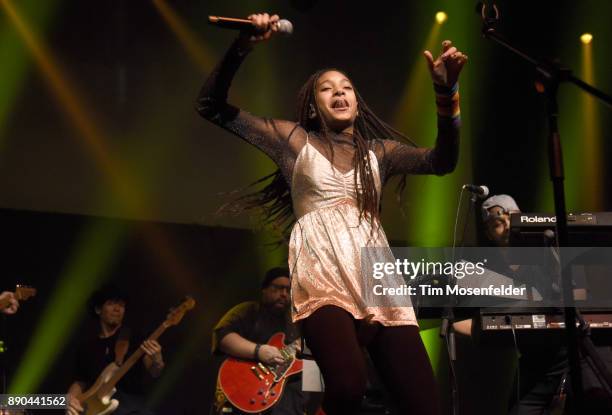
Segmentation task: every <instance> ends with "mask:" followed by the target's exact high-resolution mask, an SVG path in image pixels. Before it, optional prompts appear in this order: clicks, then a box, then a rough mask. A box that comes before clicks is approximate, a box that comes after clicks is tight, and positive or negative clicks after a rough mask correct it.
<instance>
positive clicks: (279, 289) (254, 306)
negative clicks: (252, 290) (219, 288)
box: [212, 268, 304, 415]
mask: <svg viewBox="0 0 612 415" xmlns="http://www.w3.org/2000/svg"><path fill="white" fill-rule="evenodd" d="M289 289H290V284H289V270H288V269H286V268H273V269H271V270H269V271H268V272H267V273H266V275H265V277H264V279H263V281H262V283H261V299H260V301H249V302H245V303H241V304H238V305H237V306H235V307H234V308H232V309H231V310H229V311H228V312H227V313H226V314H225V315H224V316H223V317H222V318H221V320H220V321H219V322H218V323H217V325H216V326H215V328H214V331H213V345H212V349H213V353H215V354H217V355H220V356H223V357H227V356H233V357H236V358H240V359H252V360H259V361H261V362H262V363H265V364H268V365H274V364H277V363H282V362H283V357H282V355H281V353H280V351H279V349H278V348H276V347H274V346H270V345H267V344H266V343H267V342H268V340H269V339H270V337H272V335H273V334H275V333H278V332H282V333H285V336H286V337H285V343H287V344H289V343H291V342H293V341H295V340H296V339H297V338H298V337H299V335H298V330H297V327H296V326H295V325H294V324H293V323H292V322H291V316H290V313H289V304H290V302H289ZM215 395H216V396H215V404H214V407H213V411H212V413H214V414H221V413H223V414H227V413H234V414H239V413H242V412H240V411H238V409H237V408H233V407H232V406H231V404H230V403H229V402H227V399H226V398H225V396H224V395H223V392H222V391H221V390H220V389H219V388H217V393H216V394H215ZM268 413H270V414H274V415H281V414H282V415H298V414H299V415H302V414H304V396H303V394H302V390H301V376H299V375H296V376H291V377H289V378H288V379H287V384H286V385H285V389H284V392H283V395H282V397H281V399H280V400H279V401H278V403H277V404H276V405H275V406H273V407H272V409H271V410H270V411H269V412H268Z"/></svg>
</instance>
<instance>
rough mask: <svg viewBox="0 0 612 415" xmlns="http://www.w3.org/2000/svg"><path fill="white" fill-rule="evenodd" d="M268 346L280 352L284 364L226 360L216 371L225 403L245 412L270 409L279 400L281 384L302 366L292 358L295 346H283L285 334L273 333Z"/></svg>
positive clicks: (298, 360)
mask: <svg viewBox="0 0 612 415" xmlns="http://www.w3.org/2000/svg"><path fill="white" fill-rule="evenodd" d="M268 344H269V345H271V346H275V347H277V348H278V349H280V352H281V354H282V355H283V357H284V358H285V361H284V362H283V363H281V364H278V365H275V366H271V365H266V364H264V363H262V362H256V361H254V360H242V359H236V358H233V357H228V358H227V359H225V361H224V362H223V363H222V364H221V368H220V369H219V378H218V385H219V388H220V389H221V391H222V392H223V393H224V394H225V396H226V398H227V400H228V401H229V402H230V403H231V404H232V405H234V406H235V407H236V408H238V409H239V410H241V411H243V412H247V413H259V412H263V411H266V410H268V409H270V408H271V407H272V406H273V405H274V404H275V403H276V402H278V400H279V399H280V397H281V395H282V393H283V388H284V387H285V381H286V380H287V378H288V377H289V376H291V375H295V374H296V373H300V372H301V371H302V366H303V363H302V361H301V360H300V359H298V358H296V357H295V353H296V350H297V346H296V344H290V345H288V346H287V345H285V335H284V334H283V333H276V334H274V335H273V336H272V337H270V340H269V341H268Z"/></svg>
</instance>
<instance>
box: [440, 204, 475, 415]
mask: <svg viewBox="0 0 612 415" xmlns="http://www.w3.org/2000/svg"><path fill="white" fill-rule="evenodd" d="M477 199H478V195H477V194H476V193H471V197H470V202H471V204H470V207H469V209H468V214H467V217H466V219H465V223H464V224H463V234H462V240H463V239H464V238H465V229H466V227H467V223H468V221H469V219H470V212H472V211H473V210H474V209H475V206H476V200H477ZM454 237H455V235H453V238H454ZM455 260H456V258H455V247H454V246H453V262H455ZM448 284H449V286H451V287H453V286H455V285H456V284H457V278H455V276H454V275H453V276H452V277H451V278H450V279H449V281H448ZM456 305H457V298H456V297H455V295H454V294H451V296H450V297H449V299H448V304H447V305H446V306H444V308H443V309H442V322H441V324H440V337H441V338H443V339H444V343H445V345H446V351H447V354H448V365H449V368H450V385H451V411H452V414H453V415H457V414H458V413H459V412H458V411H459V402H458V401H459V399H458V396H459V392H458V390H457V377H456V375H455V361H456V360H457V346H456V344H455V329H454V327H453V323H454V322H455V306H456Z"/></svg>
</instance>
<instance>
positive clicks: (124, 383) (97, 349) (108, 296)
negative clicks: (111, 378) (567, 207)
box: [67, 285, 164, 415]
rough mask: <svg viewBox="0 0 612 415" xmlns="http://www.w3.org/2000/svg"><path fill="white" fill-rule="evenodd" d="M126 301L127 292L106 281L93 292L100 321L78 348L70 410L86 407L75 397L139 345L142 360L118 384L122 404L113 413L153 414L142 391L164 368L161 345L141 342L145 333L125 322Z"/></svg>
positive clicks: (117, 393)
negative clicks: (142, 352) (137, 333)
mask: <svg viewBox="0 0 612 415" xmlns="http://www.w3.org/2000/svg"><path fill="white" fill-rule="evenodd" d="M126 304H127V296H126V295H124V293H122V292H121V290H120V289H119V288H118V287H116V286H114V285H107V286H105V287H103V288H102V289H100V290H99V291H98V292H96V293H95V294H94V295H93V297H92V301H91V309H92V311H93V312H94V313H95V316H96V320H97V324H96V325H95V327H93V330H91V331H90V335H88V336H86V337H85V338H84V339H83V343H82V344H81V345H80V347H79V349H78V351H77V362H76V363H77V364H76V379H75V381H74V382H73V383H72V385H71V386H70V388H69V390H68V397H69V406H68V410H67V413H68V414H70V415H76V414H78V413H81V412H82V411H83V407H82V405H81V402H79V400H78V399H77V398H76V397H77V396H79V395H80V394H81V393H82V392H83V391H85V390H87V388H89V387H90V386H91V385H92V384H93V383H94V382H95V381H96V379H97V377H98V376H99V375H100V373H101V372H102V370H103V369H104V368H105V367H106V366H107V365H108V364H110V363H112V362H116V363H122V362H123V361H124V360H125V359H127V357H129V356H130V355H131V354H132V352H134V350H135V349H136V348H137V347H139V346H140V348H142V350H143V351H144V352H145V356H144V357H143V359H142V364H138V365H137V366H135V367H134V368H133V369H132V370H131V371H129V372H128V373H127V375H126V376H125V377H124V378H123V379H122V380H121V381H120V382H119V384H118V385H117V392H116V393H115V395H114V396H113V398H116V399H118V400H119V407H118V409H117V410H116V411H115V412H113V415H127V414H142V415H150V414H152V412H151V411H149V410H148V409H146V407H145V405H144V402H143V401H144V399H143V396H142V395H143V393H144V385H145V383H146V382H147V380H150V379H152V378H157V377H158V376H159V375H160V374H161V371H162V369H163V368H164V360H163V357H162V352H161V346H160V344H159V343H158V342H157V341H154V340H153V341H145V342H142V343H141V339H142V338H143V337H140V336H138V335H136V334H135V333H134V332H133V331H131V330H130V329H129V328H128V327H126V326H125V325H123V319H124V316H125V311H126ZM147 378H148V379H147Z"/></svg>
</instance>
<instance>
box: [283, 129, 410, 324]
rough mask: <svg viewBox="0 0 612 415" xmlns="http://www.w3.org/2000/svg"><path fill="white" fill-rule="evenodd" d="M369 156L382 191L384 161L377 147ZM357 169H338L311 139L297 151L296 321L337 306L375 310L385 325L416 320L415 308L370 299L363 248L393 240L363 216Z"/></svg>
mask: <svg viewBox="0 0 612 415" xmlns="http://www.w3.org/2000/svg"><path fill="white" fill-rule="evenodd" d="M369 155H370V163H371V166H372V169H373V174H374V183H375V185H376V190H377V192H378V194H379V195H380V194H381V193H380V192H381V181H380V174H379V169H378V162H377V160H376V155H375V154H374V152H372V151H370V152H369ZM353 174H354V171H353V170H351V171H349V172H346V173H342V172H340V171H339V170H338V169H336V168H335V167H334V166H333V165H332V164H331V162H330V161H329V160H328V159H327V158H325V157H324V156H323V155H322V154H321V153H320V152H319V151H318V150H317V149H316V148H315V147H314V146H313V145H312V144H310V143H308V139H307V142H306V144H305V145H304V147H303V148H302V150H301V151H300V153H299V155H298V156H297V159H296V161H295V165H294V168H293V177H292V186H291V188H292V191H291V195H292V199H293V210H294V213H295V216H296V218H297V222H296V224H295V225H294V227H293V231H292V233H291V239H290V244H289V269H290V271H291V297H292V302H293V320H294V321H297V320H301V319H303V318H306V317H308V316H309V315H310V314H312V313H313V312H314V311H315V310H316V309H318V308H319V307H322V306H325V305H335V306H338V307H341V308H343V309H344V310H346V311H348V312H349V313H351V314H352V315H353V317H355V318H356V319H363V318H365V317H367V316H369V315H370V316H371V317H372V320H373V321H379V322H380V323H382V324H383V325H388V326H394V325H395V326H397V325H416V324H417V322H416V318H415V315H414V311H413V309H412V307H409V306H396V307H394V306H383V307H381V306H373V304H371V303H368V302H366V301H365V300H364V297H363V295H362V293H363V292H364V290H365V289H367V287H365V285H368V277H367V276H362V273H361V253H362V250H361V248H362V247H388V246H389V245H388V242H387V238H386V236H385V233H384V231H383V230H382V227H381V226H380V225H379V224H378V222H375V224H376V225H378V226H376V225H375V228H376V230H375V231H374V233H373V234H372V232H371V230H372V229H371V224H370V221H369V220H367V219H365V218H362V219H361V220H360V219H359V208H358V207H357V202H356V200H357V192H356V189H355V182H354V179H353ZM367 253H368V251H367V250H365V251H364V254H367ZM390 260H393V259H392V258H390ZM405 302H406V299H404V303H405Z"/></svg>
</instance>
